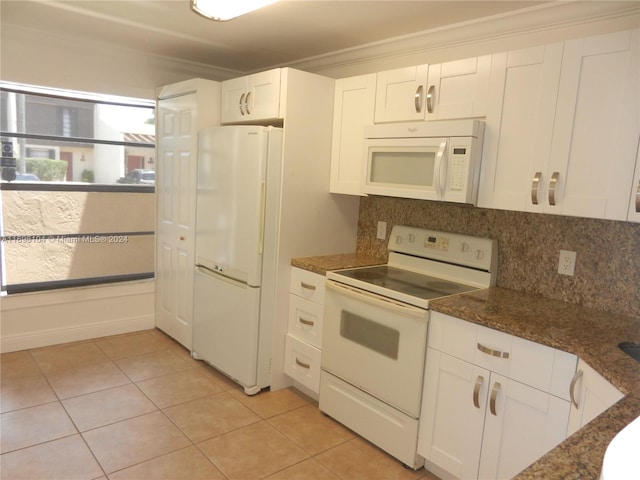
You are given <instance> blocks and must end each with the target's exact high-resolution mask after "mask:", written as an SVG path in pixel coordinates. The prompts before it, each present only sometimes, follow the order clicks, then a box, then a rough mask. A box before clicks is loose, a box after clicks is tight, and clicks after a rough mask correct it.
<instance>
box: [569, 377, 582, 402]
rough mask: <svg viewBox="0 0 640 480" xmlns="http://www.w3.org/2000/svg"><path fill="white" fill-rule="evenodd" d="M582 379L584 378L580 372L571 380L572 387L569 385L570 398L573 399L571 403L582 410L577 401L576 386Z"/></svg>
mask: <svg viewBox="0 0 640 480" xmlns="http://www.w3.org/2000/svg"><path fill="white" fill-rule="evenodd" d="M581 378H582V370H578V371H577V372H576V374H575V375H574V376H573V378H572V379H571V385H569V397H570V398H571V403H573V405H574V406H575V407H576V408H580V407H578V401H577V400H576V384H577V383H578V380H580V379H581Z"/></svg>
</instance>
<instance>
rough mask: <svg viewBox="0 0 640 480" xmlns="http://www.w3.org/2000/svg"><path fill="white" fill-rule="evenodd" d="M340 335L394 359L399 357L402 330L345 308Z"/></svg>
mask: <svg viewBox="0 0 640 480" xmlns="http://www.w3.org/2000/svg"><path fill="white" fill-rule="evenodd" d="M340 336H342V337H343V338H346V339H348V340H351V341H353V342H355V343H357V344H359V345H362V346H363V347H365V348H368V349H369V350H373V351H375V352H378V353H380V354H382V355H384V356H386V357H389V358H391V359H393V360H397V359H398V347H399V345H400V332H399V331H398V330H396V329H393V328H391V327H388V326H386V325H381V324H380V323H376V322H373V321H371V320H369V319H366V318H364V317H361V316H360V315H356V314H354V313H351V312H348V311H344V310H343V311H342V315H341V319H340Z"/></svg>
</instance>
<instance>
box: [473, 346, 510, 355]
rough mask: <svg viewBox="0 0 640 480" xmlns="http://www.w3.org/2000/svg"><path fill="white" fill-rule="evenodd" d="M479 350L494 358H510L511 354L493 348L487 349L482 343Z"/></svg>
mask: <svg viewBox="0 0 640 480" xmlns="http://www.w3.org/2000/svg"><path fill="white" fill-rule="evenodd" d="M478 350H480V351H481V352H482V353H486V354H487V355H491V356H492V357H498V358H509V352H501V351H500V350H493V349H492V348H489V347H485V346H484V345H482V344H481V343H478Z"/></svg>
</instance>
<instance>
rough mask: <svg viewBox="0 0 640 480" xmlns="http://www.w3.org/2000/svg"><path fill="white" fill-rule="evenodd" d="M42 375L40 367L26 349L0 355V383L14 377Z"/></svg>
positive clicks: (5, 382) (4, 382) (3, 383)
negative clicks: (0, 380)
mask: <svg viewBox="0 0 640 480" xmlns="http://www.w3.org/2000/svg"><path fill="white" fill-rule="evenodd" d="M32 375H42V371H41V370H40V367H39V366H38V364H37V363H36V361H35V360H34V359H33V357H32V356H31V353H30V352H29V351H27V350H23V351H20V352H11V353H3V354H2V355H0V379H2V385H3V386H4V385H5V384H7V382H10V381H11V380H13V379H15V378H22V377H29V376H32Z"/></svg>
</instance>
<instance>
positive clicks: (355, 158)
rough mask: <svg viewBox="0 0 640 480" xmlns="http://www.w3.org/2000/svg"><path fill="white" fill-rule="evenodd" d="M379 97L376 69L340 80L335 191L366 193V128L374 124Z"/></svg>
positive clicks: (333, 166) (335, 130)
mask: <svg viewBox="0 0 640 480" xmlns="http://www.w3.org/2000/svg"><path fill="white" fill-rule="evenodd" d="M375 101H376V74H375V73H371V74H369V75H360V76H357V77H350V78H342V79H339V80H336V84H335V97H334V105H333V139H332V146H331V182H330V184H329V191H330V192H331V193H347V194H351V195H362V187H361V183H362V171H363V170H362V162H363V155H364V153H363V151H362V144H363V130H364V127H365V126H366V125H371V124H373V114H374V108H375Z"/></svg>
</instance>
